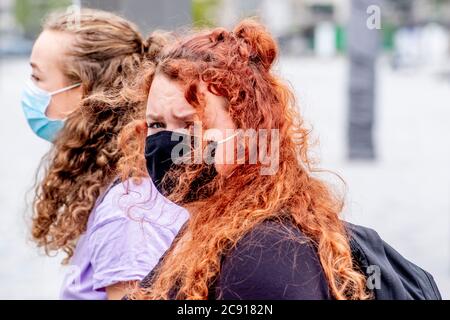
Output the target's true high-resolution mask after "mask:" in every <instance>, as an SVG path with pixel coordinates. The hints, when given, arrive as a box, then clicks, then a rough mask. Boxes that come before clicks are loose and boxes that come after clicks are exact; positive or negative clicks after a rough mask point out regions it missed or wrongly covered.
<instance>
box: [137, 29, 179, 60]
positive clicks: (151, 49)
mask: <svg viewBox="0 0 450 320" xmlns="http://www.w3.org/2000/svg"><path fill="white" fill-rule="evenodd" d="M171 37H172V36H171V34H170V33H168V32H163V31H155V32H153V33H152V34H151V35H150V36H149V37H148V38H147V40H145V41H143V43H142V51H143V54H144V56H145V57H147V58H148V59H151V60H154V59H156V57H157V56H158V55H159V54H160V53H161V51H162V49H163V48H164V47H165V46H166V45H167V43H168V42H169V39H170V38H171Z"/></svg>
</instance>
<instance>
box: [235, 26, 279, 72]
mask: <svg viewBox="0 0 450 320" xmlns="http://www.w3.org/2000/svg"><path fill="white" fill-rule="evenodd" d="M233 33H234V34H235V35H236V37H237V38H240V39H243V40H244V41H245V42H246V43H247V45H248V46H249V49H250V52H249V60H250V61H252V62H254V63H257V64H261V65H262V66H263V67H264V68H265V69H267V70H269V69H270V67H271V66H272V64H273V62H274V61H275V59H276V57H277V55H278V47H277V44H276V43H275V40H274V39H273V37H272V35H271V34H270V33H269V32H268V31H267V29H266V28H265V27H264V26H263V25H262V24H261V23H259V22H258V21H255V20H253V19H245V20H243V21H241V22H240V23H239V24H238V25H237V26H236V27H235V28H234V31H233Z"/></svg>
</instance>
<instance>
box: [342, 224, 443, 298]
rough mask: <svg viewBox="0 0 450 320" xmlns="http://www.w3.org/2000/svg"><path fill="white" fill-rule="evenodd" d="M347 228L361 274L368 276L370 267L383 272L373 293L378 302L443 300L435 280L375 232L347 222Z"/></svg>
mask: <svg viewBox="0 0 450 320" xmlns="http://www.w3.org/2000/svg"><path fill="white" fill-rule="evenodd" d="M345 225H346V227H347V230H348V234H349V236H350V247H351V250H352V255H353V257H354V260H355V262H356V263H357V264H358V265H359V267H360V268H361V270H362V271H363V272H366V275H368V274H367V268H368V267H370V266H375V267H377V268H379V271H380V274H379V275H378V279H377V280H378V281H379V287H378V288H376V287H375V288H374V289H373V293H374V295H375V299H377V300H410V299H416V300H422V299H441V295H440V293H439V290H438V288H437V285H436V283H435V282H434V280H433V277H432V276H431V275H430V274H429V273H428V272H426V271H424V270H423V269H421V268H419V267H418V266H416V265H415V264H413V263H412V262H410V261H408V260H407V259H405V258H404V257H403V256H402V255H401V254H400V253H398V252H397V251H396V250H394V249H393V248H392V247H391V246H389V245H388V244H387V243H386V242H384V241H383V240H382V239H381V238H380V236H379V235H378V233H377V232H376V231H375V230H372V229H369V228H365V227H362V226H358V225H354V224H351V223H347V222H346V223H345ZM368 276H370V275H368Z"/></svg>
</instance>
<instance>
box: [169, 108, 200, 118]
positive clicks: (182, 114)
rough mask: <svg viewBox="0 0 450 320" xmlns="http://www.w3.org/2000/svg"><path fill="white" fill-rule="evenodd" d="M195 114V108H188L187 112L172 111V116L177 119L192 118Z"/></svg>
mask: <svg viewBox="0 0 450 320" xmlns="http://www.w3.org/2000/svg"><path fill="white" fill-rule="evenodd" d="M196 114H197V112H196V111H195V110H190V111H187V112H178V113H177V112H172V116H173V117H174V118H175V119H177V120H192V119H193V118H194V116H195V115H196Z"/></svg>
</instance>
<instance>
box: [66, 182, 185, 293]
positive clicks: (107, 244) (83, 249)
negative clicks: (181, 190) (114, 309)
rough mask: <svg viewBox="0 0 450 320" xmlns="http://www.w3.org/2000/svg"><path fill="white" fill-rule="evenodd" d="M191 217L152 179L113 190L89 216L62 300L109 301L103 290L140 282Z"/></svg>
mask: <svg viewBox="0 0 450 320" xmlns="http://www.w3.org/2000/svg"><path fill="white" fill-rule="evenodd" d="M187 218H188V213H187V211H186V210H185V209H183V208H181V207H179V206H177V205H175V204H174V203H172V202H170V201H169V200H167V199H166V198H165V197H164V196H162V195H161V194H160V193H159V192H158V190H157V189H156V187H155V186H154V184H153V182H152V181H151V180H150V179H149V178H145V179H143V180H142V183H141V184H140V185H137V184H135V183H133V182H132V181H131V180H128V181H126V182H124V183H119V184H117V185H114V186H112V187H110V188H109V190H108V191H107V192H105V194H104V195H103V196H101V197H99V199H97V202H96V205H95V207H94V209H93V210H92V212H91V215H90V216H89V219H88V223H87V230H86V232H85V233H84V234H83V235H82V236H81V237H80V239H79V240H78V243H77V246H76V248H75V252H74V255H73V256H72V258H71V263H70V265H69V266H68V272H67V274H66V277H65V280H64V283H63V286H62V291H61V299H88V300H102V299H107V295H106V291H105V287H108V286H110V285H113V284H115V283H118V282H123V281H131V280H142V279H143V278H144V277H145V276H146V275H147V274H148V273H149V272H150V271H151V269H153V267H154V266H155V265H156V264H157V262H158V260H159V259H160V257H161V256H162V254H163V253H164V252H165V251H166V250H167V249H168V248H169V246H170V244H171V243H172V241H173V239H174V237H175V236H176V235H177V233H178V231H179V229H180V228H181V226H182V225H183V224H184V222H185V221H186V220H187Z"/></svg>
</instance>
